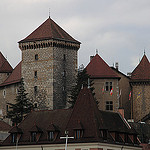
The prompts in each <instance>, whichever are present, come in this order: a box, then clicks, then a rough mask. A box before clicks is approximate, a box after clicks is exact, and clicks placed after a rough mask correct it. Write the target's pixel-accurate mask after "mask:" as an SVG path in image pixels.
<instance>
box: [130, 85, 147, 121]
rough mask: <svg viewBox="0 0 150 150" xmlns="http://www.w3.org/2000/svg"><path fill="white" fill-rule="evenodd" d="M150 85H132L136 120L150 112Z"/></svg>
mask: <svg viewBox="0 0 150 150" xmlns="http://www.w3.org/2000/svg"><path fill="white" fill-rule="evenodd" d="M149 90H150V85H148V84H134V85H133V86H132V93H133V95H132V100H133V107H132V108H133V118H134V120H135V121H141V119H142V118H143V117H144V116H146V115H147V114H149V113H150V92H149Z"/></svg>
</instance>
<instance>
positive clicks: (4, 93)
mask: <svg viewBox="0 0 150 150" xmlns="http://www.w3.org/2000/svg"><path fill="white" fill-rule="evenodd" d="M3 96H4V98H5V97H6V90H3Z"/></svg>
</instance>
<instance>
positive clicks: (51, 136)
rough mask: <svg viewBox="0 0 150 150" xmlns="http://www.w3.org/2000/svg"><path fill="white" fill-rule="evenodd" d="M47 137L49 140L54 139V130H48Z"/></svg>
mask: <svg viewBox="0 0 150 150" xmlns="http://www.w3.org/2000/svg"><path fill="white" fill-rule="evenodd" d="M48 139H49V141H53V140H54V132H53V131H50V132H48Z"/></svg>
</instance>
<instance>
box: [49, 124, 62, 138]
mask: <svg viewBox="0 0 150 150" xmlns="http://www.w3.org/2000/svg"><path fill="white" fill-rule="evenodd" d="M59 132H60V131H59V128H58V127H57V126H56V125H54V124H53V123H51V124H50V125H49V126H48V128H47V133H48V140H49V141H54V140H55V139H56V138H57V135H58V133H59Z"/></svg>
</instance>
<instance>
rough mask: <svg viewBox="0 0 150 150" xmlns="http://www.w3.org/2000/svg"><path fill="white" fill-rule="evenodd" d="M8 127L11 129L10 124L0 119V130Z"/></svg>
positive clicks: (5, 129) (6, 129)
mask: <svg viewBox="0 0 150 150" xmlns="http://www.w3.org/2000/svg"><path fill="white" fill-rule="evenodd" d="M10 129H11V126H10V125H9V124H7V123H6V122H4V121H2V120H0V131H9V130H10Z"/></svg>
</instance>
